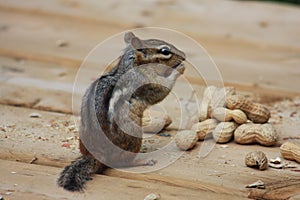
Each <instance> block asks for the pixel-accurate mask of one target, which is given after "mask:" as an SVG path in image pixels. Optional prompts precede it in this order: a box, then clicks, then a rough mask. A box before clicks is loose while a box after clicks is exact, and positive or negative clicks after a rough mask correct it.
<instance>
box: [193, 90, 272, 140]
mask: <svg viewBox="0 0 300 200" xmlns="http://www.w3.org/2000/svg"><path fill="white" fill-rule="evenodd" d="M270 116H271V114H270V111H269V110H268V109H267V107H265V106H264V105H262V104H259V103H255V102H253V101H251V100H250V99H248V98H247V97H245V96H242V95H238V94H236V93H235V89H234V88H232V87H225V88H217V87H215V86H209V87H207V88H206V89H205V91H204V96H203V99H202V102H201V105H200V117H199V123H197V124H195V125H194V126H193V127H192V129H193V130H194V131H196V132H197V134H198V139H199V140H204V139H205V138H206V137H209V136H211V135H212V136H213V138H214V140H215V141H216V142H217V143H227V142H229V141H230V140H231V139H232V138H234V141H235V142H236V143H239V144H251V143H258V144H260V145H264V146H272V145H274V144H275V143H276V141H277V133H276V130H275V128H274V127H273V125H272V124H269V123H268V120H269V118H270Z"/></svg>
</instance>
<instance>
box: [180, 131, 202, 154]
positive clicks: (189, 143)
mask: <svg viewBox="0 0 300 200" xmlns="http://www.w3.org/2000/svg"><path fill="white" fill-rule="evenodd" d="M197 141H198V135H197V133H196V132H195V131H191V130H184V131H180V132H178V133H177V134H176V136H175V143H176V145H177V147H178V148H180V149H181V150H189V149H191V148H193V147H194V146H195V145H196V143H197Z"/></svg>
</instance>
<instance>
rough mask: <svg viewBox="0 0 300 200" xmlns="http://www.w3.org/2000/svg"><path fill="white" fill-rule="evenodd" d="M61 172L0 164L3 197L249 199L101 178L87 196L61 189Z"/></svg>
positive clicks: (27, 165) (1, 162)
mask: <svg viewBox="0 0 300 200" xmlns="http://www.w3.org/2000/svg"><path fill="white" fill-rule="evenodd" d="M59 171H60V169H58V168H54V167H47V166H39V165H32V164H25V163H19V162H11V161H3V160H0V175H1V180H0V193H1V194H2V196H3V197H4V198H5V199H11V200H14V199H24V198H26V199H32V200H39V199H45V200H48V199H49V200H50V199H85V200H89V199H143V198H144V197H146V196H147V195H148V194H150V193H156V194H160V196H161V198H162V199H199V197H201V198H205V199H220V198H222V199H246V198H243V197H236V196H233V195H224V194H216V193H212V192H206V191H201V190H193V189H186V188H180V187H175V188H174V187H170V186H168V185H165V184H162V183H149V182H145V181H134V180H128V179H122V178H114V177H108V176H101V175H97V176H94V177H93V180H92V181H90V182H89V183H88V187H87V190H86V191H85V192H84V193H70V192H67V191H63V190H62V189H59V188H58V187H57V186H56V184H55V180H56V178H57V174H58V173H59Z"/></svg>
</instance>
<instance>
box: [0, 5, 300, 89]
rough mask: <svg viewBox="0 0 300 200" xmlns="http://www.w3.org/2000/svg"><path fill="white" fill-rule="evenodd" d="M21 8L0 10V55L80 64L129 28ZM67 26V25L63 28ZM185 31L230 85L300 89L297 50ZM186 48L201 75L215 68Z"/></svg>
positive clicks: (110, 49)
mask: <svg viewBox="0 0 300 200" xmlns="http://www.w3.org/2000/svg"><path fill="white" fill-rule="evenodd" d="M28 5H30V4H28ZM22 6H25V5H24V4H22V3H21V4H20V5H19V4H14V5H13V7H16V8H18V9H17V10H18V12H17V13H14V12H11V11H10V10H9V9H4V8H5V6H4V5H3V6H2V7H4V8H3V12H1V19H3V20H4V19H8V20H4V21H2V22H1V23H2V24H4V27H6V28H3V29H2V31H1V32H2V37H1V38H0V41H1V48H0V55H3V56H8V57H13V58H23V59H30V60H37V61H41V62H53V63H55V64H61V65H68V66H75V67H79V65H80V63H81V61H82V60H83V58H84V57H85V56H86V55H87V54H88V52H89V50H91V49H92V48H93V47H94V46H95V45H96V44H98V43H99V42H100V41H101V40H104V39H105V38H106V37H108V36H109V35H111V34H112V33H117V32H118V31H121V30H124V29H122V28H121V27H116V28H115V29H113V28H112V27H111V26H109V25H107V23H103V22H95V21H93V20H92V19H91V20H90V21H89V22H86V23H79V22H80V21H74V20H72V18H70V17H66V18H65V20H61V18H59V19H58V18H56V17H55V16H56V12H55V9H54V11H53V13H52V14H51V12H50V10H49V11H48V12H47V14H43V12H41V13H36V12H35V11H34V10H35V9H36V8H35V7H33V11H32V12H19V11H20V10H22V9H25V10H26V8H22ZM25 7H26V6H25ZM0 9H1V7H0ZM27 9H28V8H27ZM40 9H42V10H43V9H47V8H46V7H45V8H40ZM57 9H58V8H57ZM8 10H9V11H8ZM67 13H68V12H67ZM50 16H51V17H50ZM21 19H22V20H21ZM176 23H177V22H176ZM45 24H47V25H45ZM65 26H67V27H68V29H64V27H65ZM35 27H39V28H35ZM74 32H76V33H77V34H74ZM186 32H187V33H188V34H190V33H191V34H190V35H191V36H193V37H194V38H195V39H196V40H197V41H198V42H200V43H201V44H203V45H204V46H205V47H206V48H208V50H209V52H211V53H212V56H213V58H214V59H215V60H216V63H217V65H218V69H219V70H220V73H221V75H222V77H223V79H224V81H225V82H226V83H231V84H234V83H235V84H237V83H238V84H241V85H246V86H247V87H249V89H251V90H252V91H255V90H256V88H257V86H258V87H262V88H268V89H269V88H271V89H272V88H273V89H274V88H276V89H279V90H278V91H275V93H279V94H280V92H281V90H287V91H291V92H298V93H299V88H298V87H297V86H298V84H299V68H298V64H297V63H298V58H297V57H295V55H297V53H299V50H298V49H295V48H291V47H290V48H288V47H281V46H275V47H274V46H263V47H261V46H260V45H259V44H256V43H254V44H253V43H249V42H248V41H243V40H239V39H234V38H233V39H230V40H228V39H226V38H222V37H212V36H207V35H204V36H202V35H199V34H196V33H195V32H194V33H193V32H189V31H186ZM291 37H292V36H291ZM291 37H289V38H291ZM59 39H64V40H66V41H67V42H68V44H69V45H67V46H66V47H62V48H59V47H57V45H56V44H55V42H56V41H57V40H59ZM12 41H13V42H12ZM118 45H119V46H118ZM41 46H43V48H41ZM116 46H118V48H116ZM122 48H123V43H122V42H121V41H120V44H116V45H115V44H113V45H112V46H108V47H107V51H108V52H110V54H116V52H120V49H122ZM182 48H183V49H184V50H186V52H187V53H188V56H189V57H190V59H192V60H195V63H197V65H199V66H201V67H200V69H201V71H202V73H204V72H207V71H208V72H209V71H210V67H206V68H205V67H202V65H203V66H207V65H206V64H205V63H203V61H201V58H200V57H199V58H198V57H197V49H193V48H191V47H190V46H184V44H183V46H182ZM262 55H263V56H262ZM103 59H105V58H102V57H101V58H99V56H98V57H92V60H93V61H94V62H95V64H97V63H100V65H102V68H100V69H103V68H104V67H105V65H104V66H103V64H104V63H106V62H105V60H103ZM282 66H284V74H285V76H283V75H282V73H283V72H282V68H283V67H282ZM189 69H190V70H187V71H186V75H187V77H189V76H191V78H195V76H193V74H194V73H193V70H191V68H189ZM270 71H271V72H270ZM204 74H205V73H204ZM196 78H197V81H198V83H199V82H200V83H202V84H203V83H204V82H203V81H201V78H199V76H198V77H196ZM203 78H205V79H206V81H210V80H211V79H213V77H210V76H205V77H203Z"/></svg>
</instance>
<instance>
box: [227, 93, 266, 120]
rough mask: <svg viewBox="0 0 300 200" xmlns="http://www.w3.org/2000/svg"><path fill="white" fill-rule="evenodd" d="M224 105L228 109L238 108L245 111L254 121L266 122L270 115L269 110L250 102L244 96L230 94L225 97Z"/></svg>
mask: <svg viewBox="0 0 300 200" xmlns="http://www.w3.org/2000/svg"><path fill="white" fill-rule="evenodd" d="M226 106H227V108H229V109H240V110H242V111H244V112H245V113H246V115H247V116H248V118H249V119H250V120H251V121H253V122H254V123H266V122H267V121H268V120H269V118H270V117H271V113H270V111H269V110H268V109H267V108H266V107H265V106H263V105H262V104H259V103H254V102H251V101H250V100H249V99H247V98H246V97H244V96H241V95H231V96H228V97H227V98H226Z"/></svg>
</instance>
